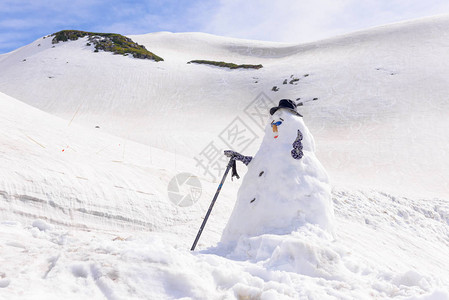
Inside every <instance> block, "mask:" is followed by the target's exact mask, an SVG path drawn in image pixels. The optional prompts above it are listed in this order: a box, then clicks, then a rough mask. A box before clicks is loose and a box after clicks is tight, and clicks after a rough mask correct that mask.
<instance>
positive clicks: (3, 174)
mask: <svg viewBox="0 0 449 300" xmlns="http://www.w3.org/2000/svg"><path fill="white" fill-rule="evenodd" d="M448 27H449V17H444V16H443V17H434V18H428V19H423V20H417V21H413V22H406V23H401V24H394V25H389V26H385V27H379V28H375V29H371V30H367V31H362V32H357V33H354V34H350V35H346V36H341V37H336V38H333V39H328V40H324V41H319V42H315V43H310V44H305V45H288V44H277V43H268V42H259V41H246V40H239V39H231V38H223V37H217V36H211V35H206V34H199V33H183V34H172V33H167V32H164V33H154V34H147V35H141V36H132V37H131V38H132V39H133V40H135V41H136V42H138V43H141V44H144V45H145V46H146V47H147V49H148V50H150V51H152V52H154V53H155V54H157V55H159V56H161V57H163V58H164V59H165V61H164V62H158V63H156V62H153V61H149V60H139V59H134V58H132V57H129V56H128V57H125V56H117V55H113V54H111V53H106V52H99V53H94V52H93V47H92V46H88V45H87V44H86V43H87V41H86V40H85V39H79V40H77V41H69V42H65V43H59V44H55V45H53V44H52V43H51V37H45V38H41V39H38V40H37V41H35V42H34V43H31V44H30V45H28V46H25V47H22V48H20V49H17V50H16V51H13V52H11V53H7V54H3V55H0V69H1V72H0V165H1V168H0V203H1V205H0V299H62V298H63V299H80V298H82V297H90V298H92V299H180V298H184V299H390V298H397V299H449V272H448V270H449V260H448V259H447V253H449V204H448V200H449V185H448V182H447V178H448V177H449V174H448V170H449V159H448V155H447V149H449V135H448V134H447V128H449V119H448V118H447V116H448V113H449V103H448V101H447V95H448V94H449V84H448V78H449V52H448V51H447V49H448V46H449V39H448V38H447V35H448V34H447V28H448ZM193 59H208V60H217V61H226V62H233V63H238V64H259V63H261V64H263V66H264V67H263V68H262V69H259V70H230V69H223V68H219V67H214V66H206V65H197V64H187V62H188V61H190V60H193ZM284 83H285V84H284ZM282 98H289V99H293V100H296V102H297V103H298V105H300V106H298V110H299V111H300V113H301V114H302V115H303V116H304V122H305V124H307V127H308V128H309V129H310V133H311V134H313V137H314V138H315V142H316V151H315V153H316V159H317V160H319V161H320V162H321V163H322V165H323V167H324V170H326V171H327V173H328V174H329V179H330V184H331V191H330V192H331V194H330V195H331V199H332V206H333V208H334V211H335V220H334V221H333V225H332V228H333V229H334V232H335V235H334V236H333V235H331V234H329V232H328V231H326V230H323V227H322V226H320V222H318V221H317V219H319V218H321V217H322V216H323V215H310V214H308V216H307V218H309V219H308V220H307V221H305V222H304V223H303V224H302V226H299V227H290V229H291V231H290V230H284V231H283V232H277V233H276V232H273V231H264V232H260V231H259V232H251V234H250V235H243V236H241V238H239V239H238V241H236V243H235V245H234V247H233V248H232V249H229V248H226V247H222V246H221V244H220V243H219V241H220V239H221V236H222V232H223V230H224V228H225V227H226V224H227V223H228V220H231V221H233V220H234V219H233V218H231V219H230V216H231V212H232V209H233V207H234V204H235V203H236V200H237V199H239V197H241V195H243V194H244V192H243V191H242V192H241V194H240V195H239V196H238V195H237V191H238V189H239V187H240V185H241V184H242V185H243V183H242V182H241V181H237V180H234V181H230V180H229V178H228V179H227V181H226V182H225V184H224V186H223V188H222V190H221V193H220V195H219V198H218V201H217V203H216V205H215V207H214V210H213V212H212V214H211V216H210V218H209V221H208V223H207V225H206V228H205V230H204V231H203V234H202V236H201V239H200V241H199V243H198V246H197V251H195V252H191V251H189V249H190V246H191V244H192V242H193V240H194V238H195V235H196V233H197V230H198V227H199V225H200V224H201V222H202V218H203V217H204V214H205V212H206V210H207V208H208V207H209V204H210V201H211V199H212V197H213V195H214V194H215V191H216V189H217V186H218V182H219V180H220V178H221V175H222V171H223V170H222V169H221V173H219V172H218V171H220V168H219V167H220V164H223V163H224V164H226V158H224V159H223V158H222V155H221V151H222V150H223V149H226V148H234V146H236V147H237V146H239V145H240V146H241V145H243V144H240V143H242V141H241V140H237V139H234V140H231V139H229V137H230V136H231V135H230V133H231V132H232V129H235V128H236V127H235V126H236V124H239V125H241V126H242V125H246V127H244V129H245V130H246V132H247V133H251V136H250V138H249V139H248V140H246V139H245V140H243V141H245V143H246V141H249V142H247V143H246V144H245V147H244V149H233V150H236V151H240V152H242V154H244V155H251V156H254V159H255V161H254V163H256V162H257V160H256V157H257V156H258V154H257V155H256V152H257V149H259V148H260V149H261V150H262V148H263V147H261V144H262V145H263V144H264V143H265V142H264V141H263V140H262V138H261V137H262V136H265V137H266V138H268V135H267V134H265V133H264V130H263V128H264V127H265V126H266V125H267V123H268V122H271V120H268V118H265V119H264V118H258V115H256V114H254V113H255V112H257V111H256V110H255V106H254V103H255V102H254V101H255V100H258V99H259V100H260V99H263V100H264V101H265V104H267V105H268V107H270V106H274V105H276V104H277V101H278V100H279V99H282ZM301 104H302V105H301ZM261 111H264V112H265V114H266V108H265V109H264V110H261ZM281 126H282V125H281ZM268 129H270V130H271V128H267V130H268ZM240 130H241V128H240ZM304 131H305V132H306V130H305V129H304ZM279 134H280V136H279V138H281V134H282V127H279ZM304 136H305V145H304V148H305V151H304V152H305V156H306V155H307V151H308V150H307V149H308V148H307V146H309V147H312V143H311V142H310V141H308V142H307V139H308V134H307V133H305V134H304ZM226 138H227V139H226ZM288 140H289V143H291V142H292V141H291V137H290V136H288ZM236 141H238V143H237V142H236ZM279 141H280V140H279ZM226 143H228V144H230V145H231V146H232V147H230V146H228V145H226ZM265 144H266V143H265ZM214 149H216V150H218V152H216V153H214V152H211V150H214ZM206 150H207V151H206ZM217 153H219V155H218V154H217ZM211 155H214V156H213V158H214V159H215V160H214V164H213V165H212V163H211V166H213V167H215V168H216V169H213V168H212V167H211V169H206V170H204V169H203V168H202V167H203V166H202V164H201V163H200V162H199V161H198V157H207V158H210V157H211ZM304 158H306V157H304ZM314 159H315V158H314ZM206 162H207V161H206ZM202 163H205V161H202ZM215 163H217V164H215ZM259 163H260V164H261V166H262V161H260V162H259ZM259 163H258V164H259ZM269 164H270V162H269V161H267V162H266V166H267V167H269V166H270V165H269ZM221 166H223V165H221ZM315 166H316V165H315ZM217 168H218V169H217ZM238 168H239V172H240V173H241V175H244V174H245V173H246V167H244V166H241V165H239V166H238ZM212 169H213V170H214V172H215V173H212V171H211V170H212ZM313 170H314V171H317V170H321V169H320V168H313ZM324 170H321V171H320V172H318V173H317V172H311V173H310V174H309V175H313V176H311V178H313V180H312V181H306V182H307V183H308V184H310V183H311V182H312V183H313V181H314V180H315V181H317V182H321V183H326V184H327V181H326V180H325V179H324V174H325V173H326V171H324ZM182 172H189V173H191V174H193V175H194V176H195V177H196V178H198V179H199V181H200V182H201V188H200V189H198V187H196V190H195V191H196V192H198V190H200V191H201V193H196V194H195V195H197V196H198V195H201V196H200V197H199V199H197V200H198V201H197V202H195V203H194V204H193V205H191V206H185V207H182V206H179V205H176V204H174V203H173V202H172V201H171V199H170V198H169V194H168V192H167V188H168V186H169V182H171V181H172V180H173V179H176V177H175V176H176V175H177V174H178V173H182ZM252 172H256V171H252V170H251V168H249V169H248V172H247V175H248V176H247V178H249V179H247V180H250V178H251V177H253V176H252V175H254V174H252ZM292 172H294V171H292ZM321 172H322V173H321ZM256 173H257V172H256ZM312 173H313V174H312ZM259 174H260V172H259V173H258V174H255V175H256V176H258V175H259ZM320 174H321V175H320ZM267 175H269V174H268V173H267ZM245 180H246V179H245ZM175 182H176V181H175ZM315 183H316V182H315ZM315 183H314V184H315ZM321 183H320V184H321ZM326 184H325V185H326ZM277 185H281V183H274V182H273V183H270V185H269V186H271V187H273V188H275V187H276V186H277ZM267 187H268V186H267ZM267 187H265V186H263V188H267ZM183 188H185V187H182V186H181V187H180V189H181V190H182V192H183V193H184V192H188V193H192V194H193V190H192V189H186V190H184V189H183ZM281 189H282V186H279V189H277V190H276V189H275V190H274V191H273V193H281ZM171 192H173V191H171ZM301 192H307V191H304V190H301ZM328 192H329V190H328ZM328 195H329V194H328ZM261 197H263V196H261ZM317 197H318V196H317ZM318 198H319V199H324V198H320V197H318ZM286 199H287V198H286ZM250 200H251V199H250ZM254 203H255V202H254ZM323 203H324V202H323ZM329 206H330V204H329ZM267 209H270V210H274V209H276V208H275V206H274V205H269V207H268V208H267ZM325 210H326V209H324V210H321V209H320V211H325ZM281 212H282V211H281ZM251 217H253V216H251ZM248 221H251V219H250V220H248ZM235 225H236V224H233V223H232V222H231V223H229V225H228V226H230V227H232V226H235ZM253 229H254V228H251V230H253ZM284 229H285V227H284ZM254 230H256V231H257V229H254Z"/></svg>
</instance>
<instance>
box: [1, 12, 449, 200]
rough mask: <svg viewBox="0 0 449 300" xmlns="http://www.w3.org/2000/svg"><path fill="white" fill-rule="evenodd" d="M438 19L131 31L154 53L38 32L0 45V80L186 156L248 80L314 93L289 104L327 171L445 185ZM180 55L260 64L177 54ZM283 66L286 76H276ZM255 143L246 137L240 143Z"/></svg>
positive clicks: (377, 182) (248, 88)
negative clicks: (355, 25)
mask: <svg viewBox="0 0 449 300" xmlns="http://www.w3.org/2000/svg"><path fill="white" fill-rule="evenodd" d="M448 26H449V18H448V17H438V18H430V19H424V20H419V21H414V22H408V23H401V24H395V25H390V26H385V27H380V28H375V29H372V30H368V31H364V32H359V33H354V34H351V35H347V36H342V37H337V38H334V39H330V40H324V41H320V42H316V43H311V44H306V45H285V44H276V43H268V42H256V41H245V40H239V39H231V38H222V37H216V36H211V35H207V34H200V33H188V34H187V33H185V34H173V33H166V32H165V33H154V34H147V35H142V36H131V37H132V38H133V39H134V40H135V41H137V42H139V43H142V44H144V45H145V46H146V47H147V48H148V49H150V50H151V51H153V52H155V53H156V54H158V55H160V56H162V57H164V58H165V61H164V62H159V63H155V62H152V61H147V60H138V59H131V58H129V57H123V56H116V55H112V54H111V53H93V52H92V49H91V48H90V47H88V46H85V44H86V41H85V40H78V41H75V42H66V43H59V44H56V45H52V44H51V38H46V39H39V40H37V41H36V42H34V43H32V44H30V45H28V46H25V47H23V48H21V49H18V50H16V51H14V52H12V53H9V54H4V55H2V56H0V68H1V69H2V72H1V74H0V91H2V92H4V93H6V94H8V95H11V96H13V97H15V98H17V99H19V100H21V101H24V102H26V103H29V104H31V105H33V106H35V107H38V108H40V109H42V110H44V111H47V112H50V113H52V114H56V115H58V116H60V117H63V118H65V119H66V120H70V119H72V118H73V117H74V115H75V114H76V118H75V120H74V122H75V123H79V124H84V125H86V126H89V127H91V128H92V127H94V126H96V125H99V126H101V127H102V128H103V129H104V130H105V131H107V132H109V133H112V134H114V135H119V136H121V137H123V138H127V139H132V140H134V141H138V142H141V143H144V144H148V145H152V146H156V147H159V148H162V149H164V150H166V151H170V152H175V151H177V152H178V153H180V152H181V153H183V154H185V155H187V156H188V157H193V156H194V155H196V154H198V153H199V152H200V151H201V150H202V149H203V148H204V147H205V146H206V145H207V144H208V143H209V141H211V140H212V139H213V138H215V137H216V136H218V135H219V134H220V132H221V131H222V130H223V129H224V128H225V127H226V126H227V125H228V124H229V123H230V122H231V121H232V120H233V119H234V118H235V117H236V116H237V115H238V114H239V113H240V112H242V111H243V110H244V109H245V107H246V106H247V105H248V104H249V103H251V102H252V101H253V100H254V99H255V98H256V97H257V95H259V93H260V92H265V93H266V94H267V95H268V97H270V98H271V99H272V101H273V102H277V101H278V100H279V99H281V98H284V97H287V98H292V99H296V98H298V97H301V99H303V100H305V101H308V100H311V99H313V98H318V100H317V101H310V102H306V103H305V105H304V106H303V107H302V108H301V110H302V111H303V113H304V115H305V120H306V122H307V124H308V125H309V127H310V128H311V131H312V133H313V134H314V135H315V138H316V139H317V141H318V144H319V147H318V149H317V151H318V153H317V154H318V156H319V158H320V159H321V160H322V161H323V164H324V165H325V167H326V168H327V169H328V170H329V172H330V175H331V178H332V179H333V181H334V182H336V183H339V184H343V183H345V184H351V183H354V184H355V185H357V186H360V185H363V186H367V187H375V188H379V189H383V190H390V191H393V192H401V193H406V192H409V194H410V195H416V194H418V195H421V196H429V197H434V196H439V197H446V196H447V195H449V188H448V186H447V184H446V180H445V177H447V175H448V174H447V170H448V168H449V165H448V164H449V162H448V159H447V157H446V153H445V151H444V150H442V149H446V148H447V147H448V143H449V141H448V139H449V137H448V135H447V134H445V130H446V128H447V126H448V125H449V124H448V122H449V121H448V120H447V118H446V117H445V116H446V115H447V113H448V104H447V101H446V95H447V94H448V85H447V78H448V76H447V75H448V70H449V65H448V61H449V59H448V55H449V54H448V52H447V51H446V49H447V46H448V43H449V42H448V40H447V39H446V38H445V36H446V35H447V33H446V31H447V28H448ZM53 46H54V48H53ZM192 59H211V60H222V61H227V62H234V63H261V64H263V65H264V68H262V69H260V70H229V69H221V68H217V67H210V66H204V65H195V64H187V62H188V61H190V60H192ZM306 74H308V75H309V76H307V77H304V75H306ZM291 75H293V78H298V79H300V80H299V81H298V82H296V83H297V85H294V84H286V85H284V84H282V83H283V81H284V79H288V80H290V77H291ZM275 85H276V86H278V87H279V88H280V90H279V91H278V92H274V91H272V90H271V89H272V87H273V86H275ZM256 149H257V143H254V144H253V145H252V147H250V148H249V149H248V150H247V151H248V152H250V153H249V154H253V153H254V152H255V151H256ZM353 149H357V151H353ZM423 153H425V154H426V155H423ZM418 170H419V173H420V176H416V173H417V172H418Z"/></svg>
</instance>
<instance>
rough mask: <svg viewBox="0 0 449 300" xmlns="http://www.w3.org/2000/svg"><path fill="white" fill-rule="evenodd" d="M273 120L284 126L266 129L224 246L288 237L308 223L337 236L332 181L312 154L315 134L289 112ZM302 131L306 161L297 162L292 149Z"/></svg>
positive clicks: (232, 218) (285, 111)
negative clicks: (267, 236)
mask: <svg viewBox="0 0 449 300" xmlns="http://www.w3.org/2000/svg"><path fill="white" fill-rule="evenodd" d="M271 121H273V122H278V121H280V122H282V124H280V125H279V126H277V130H278V133H277V134H276V133H274V132H273V129H272V126H271V124H268V125H267V127H266V130H265V137H264V139H263V142H262V144H261V146H260V148H259V151H258V152H257V154H256V155H255V156H254V158H253V159H252V160H251V162H250V163H249V164H248V172H247V174H246V175H245V177H244V179H243V181H242V185H241V187H240V189H239V192H238V196H237V202H236V204H235V207H234V210H233V212H232V215H231V217H230V219H229V221H228V224H227V226H226V228H225V230H224V232H223V236H222V239H221V241H222V242H223V243H231V242H236V241H237V240H238V239H239V238H240V237H243V236H246V237H247V236H256V235H260V234H264V233H273V234H287V233H290V232H292V231H294V230H295V229H297V228H298V227H300V226H302V225H305V224H317V225H319V226H320V227H321V228H322V229H324V230H326V231H328V232H330V233H332V232H333V206H332V201H331V194H330V185H329V180H328V176H327V173H326V171H325V170H324V168H323V166H322V165H321V163H320V162H319V161H318V159H317V158H316V156H315V154H314V151H315V144H314V140H313V137H312V135H311V134H310V132H309V130H308V129H307V127H306V126H305V124H304V121H303V119H302V118H301V117H299V116H297V115H295V114H294V113H292V112H291V111H289V110H286V109H279V110H277V111H276V112H275V113H274V114H273V115H272V116H271V119H270V122H271ZM273 122H271V123H273ZM298 130H299V131H300V132H301V133H302V141H301V143H302V147H303V149H302V152H303V156H302V157H301V158H300V159H295V158H293V156H292V150H293V146H292V144H293V142H294V141H295V140H296V139H297V137H298ZM276 135H278V136H277V137H276V138H275V136H276Z"/></svg>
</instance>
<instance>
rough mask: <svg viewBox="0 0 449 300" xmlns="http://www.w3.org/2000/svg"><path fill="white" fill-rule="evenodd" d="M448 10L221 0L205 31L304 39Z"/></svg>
mask: <svg viewBox="0 0 449 300" xmlns="http://www.w3.org/2000/svg"><path fill="white" fill-rule="evenodd" d="M441 13H449V2H448V1H447V0H430V1H422V0H359V1H356V0H299V1H294V0H277V1H273V0H246V1H240V0H220V2H219V4H218V5H217V8H216V9H215V11H214V13H213V14H210V13H209V15H207V16H204V20H203V22H204V25H203V28H202V29H203V31H206V32H210V33H214V34H218V35H226V36H233V37H240V38H250V39H260V40H271V41H281V42H307V41H313V40H317V39H322V38H326V37H331V36H334V35H337V34H343V33H347V32H351V31H355V30H359V29H363V28H368V27H372V26H378V25H384V24H387V23H392V22H397V21H403V20H407V19H412V18H419V17H423V16H428V15H435V14H441Z"/></svg>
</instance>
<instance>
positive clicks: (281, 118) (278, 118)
mask: <svg viewBox="0 0 449 300" xmlns="http://www.w3.org/2000/svg"><path fill="white" fill-rule="evenodd" d="M285 113H289V112H285V110H284V109H278V110H277V111H276V112H275V113H274V114H273V115H272V116H271V129H272V131H273V138H275V139H277V138H278V137H279V128H280V127H281V126H282V123H283V122H285V115H284V114H285Z"/></svg>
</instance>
